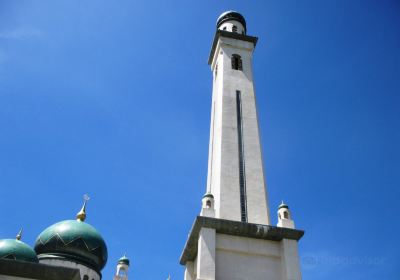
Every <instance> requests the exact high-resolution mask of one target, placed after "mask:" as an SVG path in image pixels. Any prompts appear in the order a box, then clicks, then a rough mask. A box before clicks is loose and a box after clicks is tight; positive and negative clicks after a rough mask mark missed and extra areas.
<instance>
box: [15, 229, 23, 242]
mask: <svg viewBox="0 0 400 280" xmlns="http://www.w3.org/2000/svg"><path fill="white" fill-rule="evenodd" d="M21 238H22V228H21V229H20V230H19V232H18V234H17V236H16V237H15V239H17V240H21Z"/></svg>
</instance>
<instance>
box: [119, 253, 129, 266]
mask: <svg viewBox="0 0 400 280" xmlns="http://www.w3.org/2000/svg"><path fill="white" fill-rule="evenodd" d="M118 263H123V264H126V265H129V259H128V258H127V257H126V256H125V255H124V256H123V257H122V258H120V259H119V260H118Z"/></svg>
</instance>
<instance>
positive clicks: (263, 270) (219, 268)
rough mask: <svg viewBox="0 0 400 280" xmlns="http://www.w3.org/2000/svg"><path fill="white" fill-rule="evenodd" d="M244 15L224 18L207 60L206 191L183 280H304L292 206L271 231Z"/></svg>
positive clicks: (282, 210)
mask: <svg viewBox="0 0 400 280" xmlns="http://www.w3.org/2000/svg"><path fill="white" fill-rule="evenodd" d="M256 43H257V38H256V37H252V36H248V35H247V29H246V21H245V19H244V17H243V16H242V15H241V14H239V13H238V12H234V11H229V12H225V13H223V14H222V15H221V16H220V17H219V18H218V20H217V30H216V33H215V37H214V42H213V45H212V48H211V53H210V57H209V60H208V63H209V65H210V66H211V70H212V72H213V92H212V112H211V131H210V145H209V160H208V178H207V191H206V194H205V195H204V196H203V198H202V209H201V212H200V216H198V217H197V218H196V220H195V222H194V224H193V226H192V229H191V231H190V234H189V237H188V240H187V242H186V244H185V248H184V250H183V252H182V255H181V259H180V263H181V264H182V265H185V266H186V270H185V280H200V279H201V280H215V279H218V280H232V279H235V280H249V279H251V280H267V279H274V280H300V279H301V273H300V264H299V256H298V252H297V241H298V240H299V239H300V238H301V237H302V236H303V234H304V232H303V231H301V230H296V229H295V228H294V222H293V221H292V220H291V218H290V212H289V208H288V207H287V205H281V206H280V208H279V210H278V215H279V219H278V220H279V222H278V226H277V227H275V226H272V225H271V222H270V214H269V207H268V202H267V201H268V199H267V191H266V184H265V176H264V171H263V159H262V151H261V143H260V132H259V126H258V118H257V109H256V99H255V93H254V83H253V69H252V62H253V51H254V48H255V46H256Z"/></svg>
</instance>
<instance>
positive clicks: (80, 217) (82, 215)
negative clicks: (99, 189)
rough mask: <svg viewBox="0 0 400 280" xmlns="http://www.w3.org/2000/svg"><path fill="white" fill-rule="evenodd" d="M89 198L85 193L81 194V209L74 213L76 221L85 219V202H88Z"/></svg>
mask: <svg viewBox="0 0 400 280" xmlns="http://www.w3.org/2000/svg"><path fill="white" fill-rule="evenodd" d="M89 199H90V197H89V196H88V195H87V194H85V195H84V196H83V205H82V208H81V211H79V212H78V214H76V220H77V221H80V222H83V221H85V219H86V203H87V202H88V200H89Z"/></svg>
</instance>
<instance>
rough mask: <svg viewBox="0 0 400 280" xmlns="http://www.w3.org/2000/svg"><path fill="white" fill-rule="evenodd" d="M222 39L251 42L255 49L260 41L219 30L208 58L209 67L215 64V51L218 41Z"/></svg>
mask: <svg viewBox="0 0 400 280" xmlns="http://www.w3.org/2000/svg"><path fill="white" fill-rule="evenodd" d="M220 37H226V38H232V39H236V40H242V41H246V42H250V43H253V44H254V47H255V46H256V45H257V41H258V38H257V37H253V36H248V35H244V34H239V33H235V32H229V31H224V30H217V31H216V32H215V36H214V40H213V44H212V47H211V51H210V56H209V57H208V65H211V64H212V62H213V59H214V54H215V50H216V48H217V45H218V40H219V38H220Z"/></svg>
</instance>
